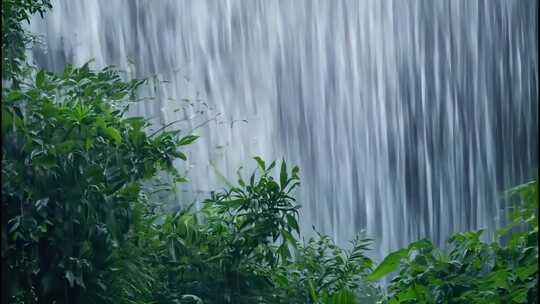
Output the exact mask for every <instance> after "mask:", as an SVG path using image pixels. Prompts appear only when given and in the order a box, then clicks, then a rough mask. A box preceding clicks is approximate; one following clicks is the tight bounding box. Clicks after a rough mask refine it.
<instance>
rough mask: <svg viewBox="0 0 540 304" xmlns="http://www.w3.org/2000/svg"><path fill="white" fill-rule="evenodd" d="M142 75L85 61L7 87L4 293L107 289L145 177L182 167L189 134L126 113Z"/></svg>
mask: <svg viewBox="0 0 540 304" xmlns="http://www.w3.org/2000/svg"><path fill="white" fill-rule="evenodd" d="M141 84H142V81H129V82H124V81H122V80H121V79H120V77H119V76H118V75H117V73H116V72H115V71H113V70H111V69H105V70H103V71H100V72H97V73H96V72H92V71H90V69H89V68H88V64H86V65H84V66H83V67H81V68H74V67H72V66H66V69H65V70H64V72H63V74H61V75H54V74H51V73H47V72H45V71H39V72H38V73H37V74H36V76H35V79H34V80H33V81H28V82H27V83H25V82H22V85H21V88H20V89H15V88H6V89H3V90H2V100H3V102H2V118H3V119H2V134H3V144H2V152H3V158H2V180H3V182H2V259H3V273H4V274H5V275H4V276H3V278H4V279H3V281H2V285H3V289H4V291H5V293H3V294H4V296H5V298H4V299H9V298H11V297H13V296H14V295H15V294H16V293H17V291H21V290H22V291H23V293H24V294H23V295H18V296H20V297H23V298H24V301H25V303H32V302H34V299H39V300H40V301H45V302H49V301H51V300H52V299H55V300H56V301H57V303H73V302H76V303H84V302H89V303H90V302H91V303H93V302H95V299H96V298H97V299H101V302H105V301H106V300H107V299H108V298H107V297H108V290H107V285H108V284H107V281H106V280H105V279H104V278H105V277H106V276H107V272H108V271H109V270H108V269H109V268H110V267H111V266H110V265H111V263H113V262H114V256H115V255H117V254H118V253H117V251H118V250H117V248H121V247H122V246H123V245H124V244H125V243H126V240H127V237H126V236H127V234H128V232H129V230H130V227H131V226H132V223H133V216H134V215H133V207H134V204H137V203H139V204H140V203H142V200H143V197H142V194H143V193H142V191H141V182H142V181H143V180H145V179H148V178H151V177H152V176H154V175H155V174H156V173H157V172H158V170H163V171H166V172H168V173H169V174H172V175H177V172H176V170H175V169H174V167H173V165H172V163H173V160H174V159H176V158H183V157H182V156H183V154H181V152H179V151H177V148H178V146H180V145H181V144H183V143H185V141H186V140H185V139H181V138H179V137H178V134H177V132H162V133H160V134H159V135H157V136H155V137H149V136H147V135H146V132H145V130H144V128H145V127H146V126H147V123H146V121H145V120H144V119H143V118H138V117H132V118H124V116H123V113H124V112H125V111H126V109H127V102H128V101H129V99H130V98H131V99H133V96H134V92H135V90H136V89H137V87H138V86H140V85H141ZM182 140H184V142H182ZM190 141H191V140H190ZM109 300H110V299H109ZM111 301H112V300H111ZM112 302H114V301H112Z"/></svg>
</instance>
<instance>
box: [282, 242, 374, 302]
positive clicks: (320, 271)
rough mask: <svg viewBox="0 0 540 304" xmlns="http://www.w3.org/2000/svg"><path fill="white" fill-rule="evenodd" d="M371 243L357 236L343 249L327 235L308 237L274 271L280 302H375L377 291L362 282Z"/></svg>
mask: <svg viewBox="0 0 540 304" xmlns="http://www.w3.org/2000/svg"><path fill="white" fill-rule="evenodd" d="M370 244H371V240H370V239H361V238H359V237H357V238H355V239H354V240H353V241H352V242H351V249H350V250H344V249H342V248H340V247H338V246H337V245H336V244H334V242H333V241H332V239H331V238H330V237H329V236H326V235H321V234H317V238H310V239H309V241H308V242H307V243H306V244H304V245H302V246H299V248H298V250H297V251H296V255H295V258H294V259H293V260H292V261H291V262H290V263H286V264H283V265H281V266H280V267H278V268H277V269H274V270H273V275H272V278H273V281H274V282H276V285H277V287H278V289H279V290H280V294H279V296H280V297H281V299H282V300H281V301H280V303H344V304H345V303H357V301H360V300H361V301H362V302H364V303H365V302H368V303H369V302H374V299H375V296H376V295H377V294H378V291H377V289H376V288H374V287H373V286H371V285H369V284H368V283H366V282H365V276H366V275H367V274H368V273H369V272H370V271H371V270H372V265H373V262H372V261H371V259H370V258H368V257H367V256H366V255H365V252H367V251H368V250H369V246H370Z"/></svg>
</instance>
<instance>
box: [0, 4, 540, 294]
mask: <svg viewBox="0 0 540 304" xmlns="http://www.w3.org/2000/svg"><path fill="white" fill-rule="evenodd" d="M2 4H3V9H2V26H3V36H2V37H3V42H2V61H3V70H2V78H3V81H7V82H11V86H10V87H9V88H6V87H4V88H3V89H2V137H3V138H2V139H3V141H2V154H3V155H2V156H3V157H2V236H1V241H2V249H1V253H2V297H3V298H2V300H3V301H5V302H6V303H125V304H127V303H129V304H135V303H186V304H187V303H198V304H200V303H240V304H241V303H295V304H296V303H297V304H300V303H318V304H350V303H373V302H374V301H375V300H376V299H377V298H379V299H380V298H381V292H380V290H379V289H378V288H377V287H375V286H374V285H372V284H373V283H372V282H373V281H375V280H377V279H380V278H382V277H383V276H385V275H388V274H390V273H393V272H396V271H397V272H398V274H397V275H396V276H395V277H394V278H393V279H392V281H391V283H390V285H389V286H388V294H387V295H386V296H385V297H383V298H382V299H381V302H384V303H534V302H536V301H537V300H538V287H537V283H538V271H537V268H538V241H537V237H538V183H537V182H536V181H534V182H531V183H528V184H524V185H521V186H518V187H516V188H514V189H511V190H510V191H508V193H507V196H508V200H509V204H510V206H509V207H511V208H513V210H514V211H513V212H512V218H511V221H510V223H509V224H508V225H507V226H505V227H503V228H502V229H501V230H500V231H498V233H497V234H496V239H495V242H493V243H489V244H488V243H483V242H480V235H481V233H482V231H478V232H464V233H458V234H454V235H453V236H452V237H451V238H450V239H449V240H448V248H447V249H446V250H439V249H437V248H434V246H433V245H432V244H431V242H430V241H428V240H420V241H417V242H414V243H412V244H410V245H409V246H408V247H407V248H403V249H400V250H398V251H396V252H393V253H391V254H389V255H388V256H387V257H386V258H385V259H384V260H383V261H382V262H381V263H380V264H379V265H378V266H377V267H376V268H375V269H373V262H372V261H371V259H370V258H368V257H367V255H366V252H367V251H368V250H369V246H370V244H371V240H370V239H361V238H359V237H357V238H355V239H354V240H353V241H352V242H351V246H350V249H349V250H345V249H343V248H340V247H338V246H337V245H336V244H335V243H334V242H333V241H332V239H331V238H330V237H328V236H326V235H322V234H317V237H316V238H311V239H309V240H308V241H307V242H304V243H301V242H299V240H298V239H299V236H300V228H299V224H298V215H299V214H298V210H299V208H300V206H299V205H297V204H296V201H295V198H294V197H293V191H294V189H296V187H298V186H299V185H300V179H299V169H298V167H293V168H292V169H291V170H288V169H287V165H286V163H285V161H284V160H283V161H282V162H281V164H280V166H279V172H278V174H277V176H274V175H273V174H272V173H273V172H274V171H273V170H274V169H275V167H276V162H275V161H274V162H272V163H270V164H269V165H268V166H267V164H266V163H265V161H264V160H263V159H261V158H260V157H255V158H254V159H255V161H256V162H257V165H258V168H257V170H255V171H254V172H253V174H252V175H251V176H250V177H249V180H247V181H246V180H244V179H243V178H242V177H241V176H239V180H238V186H232V185H229V189H226V190H223V191H221V192H217V193H215V192H213V193H212V194H211V195H210V197H209V198H208V199H207V200H205V201H204V202H202V208H194V207H195V205H191V206H190V207H189V208H186V209H183V210H179V211H177V212H173V213H169V212H164V206H163V205H162V204H161V203H160V202H159V201H156V199H155V197H153V196H152V193H155V192H156V191H162V189H161V186H159V187H158V186H157V185H153V184H152V182H151V180H152V178H154V177H155V176H156V175H157V174H161V175H166V176H167V178H170V179H171V180H173V181H175V182H186V181H187V180H186V179H185V178H184V177H182V176H179V174H178V172H177V171H176V170H175V168H174V166H173V161H174V160H176V159H182V160H186V155H185V154H183V153H182V152H180V151H179V150H178V149H179V148H181V147H183V146H185V145H189V144H191V143H193V142H194V141H195V140H196V139H197V136H195V135H186V136H183V137H180V136H179V134H180V131H169V132H165V131H163V129H164V128H162V129H159V130H158V131H156V132H154V133H152V134H149V135H148V134H147V132H146V128H147V127H148V126H149V124H148V122H147V121H146V120H145V119H144V118H140V117H129V118H127V117H125V115H124V114H125V113H126V110H127V108H128V106H129V104H130V103H131V102H134V101H135V93H136V90H137V88H138V87H139V86H140V85H142V83H143V81H136V80H133V81H123V80H122V79H121V78H120V77H119V75H118V73H117V72H116V71H114V70H113V69H111V68H106V69H104V70H102V71H99V72H94V71H91V70H90V69H89V67H88V63H87V64H85V65H83V66H82V67H80V68H75V67H73V66H71V65H67V66H65V69H64V71H63V73H62V74H60V75H55V74H52V73H48V72H46V71H43V70H41V71H38V72H37V73H35V74H34V75H32V76H31V77H30V76H29V75H30V74H29V73H26V72H28V71H32V69H31V68H29V67H28V66H27V65H26V64H25V62H24V60H25V57H24V50H25V47H26V45H27V43H29V42H30V41H31V40H32V37H31V35H30V34H29V33H27V32H25V31H24V29H23V26H22V22H23V21H24V20H26V21H28V20H29V18H30V16H31V15H32V14H34V13H36V12H37V13H40V14H43V13H44V12H45V11H46V10H47V9H48V8H50V2H49V1H48V0H40V1H30V0H3V1H2ZM143 183H144V184H143ZM148 185H150V189H146V188H145V187H147V186H148ZM197 206H198V205H197ZM199 207H200V206H199Z"/></svg>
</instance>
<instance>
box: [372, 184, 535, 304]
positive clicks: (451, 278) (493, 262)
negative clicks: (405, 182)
mask: <svg viewBox="0 0 540 304" xmlns="http://www.w3.org/2000/svg"><path fill="white" fill-rule="evenodd" d="M508 197H509V199H511V203H512V207H513V208H515V211H514V212H513V214H512V218H511V223H510V224H509V225H507V226H506V227H504V228H502V229H501V230H499V231H498V233H497V238H500V237H501V236H505V235H507V234H508V233H509V232H512V230H515V231H514V232H513V233H511V234H510V236H509V239H508V240H506V241H500V242H492V243H484V242H481V241H480V235H481V234H482V230H480V231H477V232H464V233H457V234H454V235H453V236H451V237H450V238H449V240H448V249H447V250H439V249H436V248H434V247H433V245H432V244H431V242H430V241H428V240H421V241H418V242H415V243H412V244H410V245H409V246H408V247H407V248H403V249H400V250H398V251H396V252H393V253H391V254H390V255H388V256H387V257H386V258H385V259H384V260H383V262H381V264H379V266H378V267H377V268H376V269H375V270H374V271H373V273H371V274H370V275H369V276H368V279H371V280H375V279H378V278H380V277H382V276H384V275H387V274H388V273H391V272H393V271H395V270H397V268H398V266H400V265H401V266H400V267H399V268H400V270H399V274H398V275H397V276H396V277H394V278H393V279H392V281H391V283H390V285H389V287H388V291H389V293H388V297H387V299H386V300H384V302H385V303H419V302H420V303H486V304H487V303H536V302H537V300H538V183H537V181H533V182H530V183H527V184H524V185H520V186H518V187H515V188H513V189H511V190H510V191H508ZM501 243H503V245H501Z"/></svg>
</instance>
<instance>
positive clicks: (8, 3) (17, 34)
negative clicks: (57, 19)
mask: <svg viewBox="0 0 540 304" xmlns="http://www.w3.org/2000/svg"><path fill="white" fill-rule="evenodd" d="M51 7H52V6H51V2H50V0H2V80H9V81H11V82H12V85H14V86H15V87H18V84H19V81H20V78H21V76H23V75H22V74H23V72H24V67H25V65H26V63H25V59H26V56H25V51H26V47H27V45H28V44H29V43H31V42H32V41H34V37H33V36H32V35H31V34H30V33H28V32H27V31H26V30H25V29H24V28H23V24H22V22H23V21H27V22H28V23H30V17H31V16H32V15H33V14H35V13H39V14H40V15H41V16H42V17H43V14H44V13H45V12H46V11H47V10H49V9H50V8H51Z"/></svg>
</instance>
